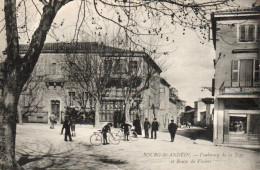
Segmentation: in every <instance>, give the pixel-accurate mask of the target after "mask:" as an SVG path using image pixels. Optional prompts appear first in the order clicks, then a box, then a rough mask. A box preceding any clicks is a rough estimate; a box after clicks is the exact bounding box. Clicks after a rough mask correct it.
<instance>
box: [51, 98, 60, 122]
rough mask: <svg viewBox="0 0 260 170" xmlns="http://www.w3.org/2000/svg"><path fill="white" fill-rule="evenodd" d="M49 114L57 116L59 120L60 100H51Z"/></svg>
mask: <svg viewBox="0 0 260 170" xmlns="http://www.w3.org/2000/svg"><path fill="white" fill-rule="evenodd" d="M51 114H53V115H55V116H56V117H57V120H58V121H60V101H59V100H51Z"/></svg>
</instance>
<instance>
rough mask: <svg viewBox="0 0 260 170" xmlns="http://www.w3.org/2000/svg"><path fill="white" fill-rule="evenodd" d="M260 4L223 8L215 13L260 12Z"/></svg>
mask: <svg viewBox="0 0 260 170" xmlns="http://www.w3.org/2000/svg"><path fill="white" fill-rule="evenodd" d="M259 12H260V6H255V7H251V8H248V7H246V8H235V9H228V10H221V11H216V12H214V14H215V15H228V14H259Z"/></svg>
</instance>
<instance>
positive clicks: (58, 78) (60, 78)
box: [45, 74, 64, 82]
mask: <svg viewBox="0 0 260 170" xmlns="http://www.w3.org/2000/svg"><path fill="white" fill-rule="evenodd" d="M45 82H64V75H63V74H47V75H46V77H45Z"/></svg>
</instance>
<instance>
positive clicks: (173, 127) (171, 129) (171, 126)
mask: <svg viewBox="0 0 260 170" xmlns="http://www.w3.org/2000/svg"><path fill="white" fill-rule="evenodd" d="M177 128H178V127H177V125H176V124H175V123H174V120H171V123H170V124H169V125H168V130H169V132H170V135H171V142H173V141H174V137H175V134H176V131H177Z"/></svg>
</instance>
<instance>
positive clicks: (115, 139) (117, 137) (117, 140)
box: [108, 133, 121, 145]
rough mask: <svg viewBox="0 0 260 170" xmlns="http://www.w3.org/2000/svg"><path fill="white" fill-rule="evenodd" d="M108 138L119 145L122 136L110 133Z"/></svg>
mask: <svg viewBox="0 0 260 170" xmlns="http://www.w3.org/2000/svg"><path fill="white" fill-rule="evenodd" d="M108 140H109V142H110V143H112V144H115V145H117V144H119V143H120V140H121V137H120V135H119V134H118V133H110V134H109V138H108Z"/></svg>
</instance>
